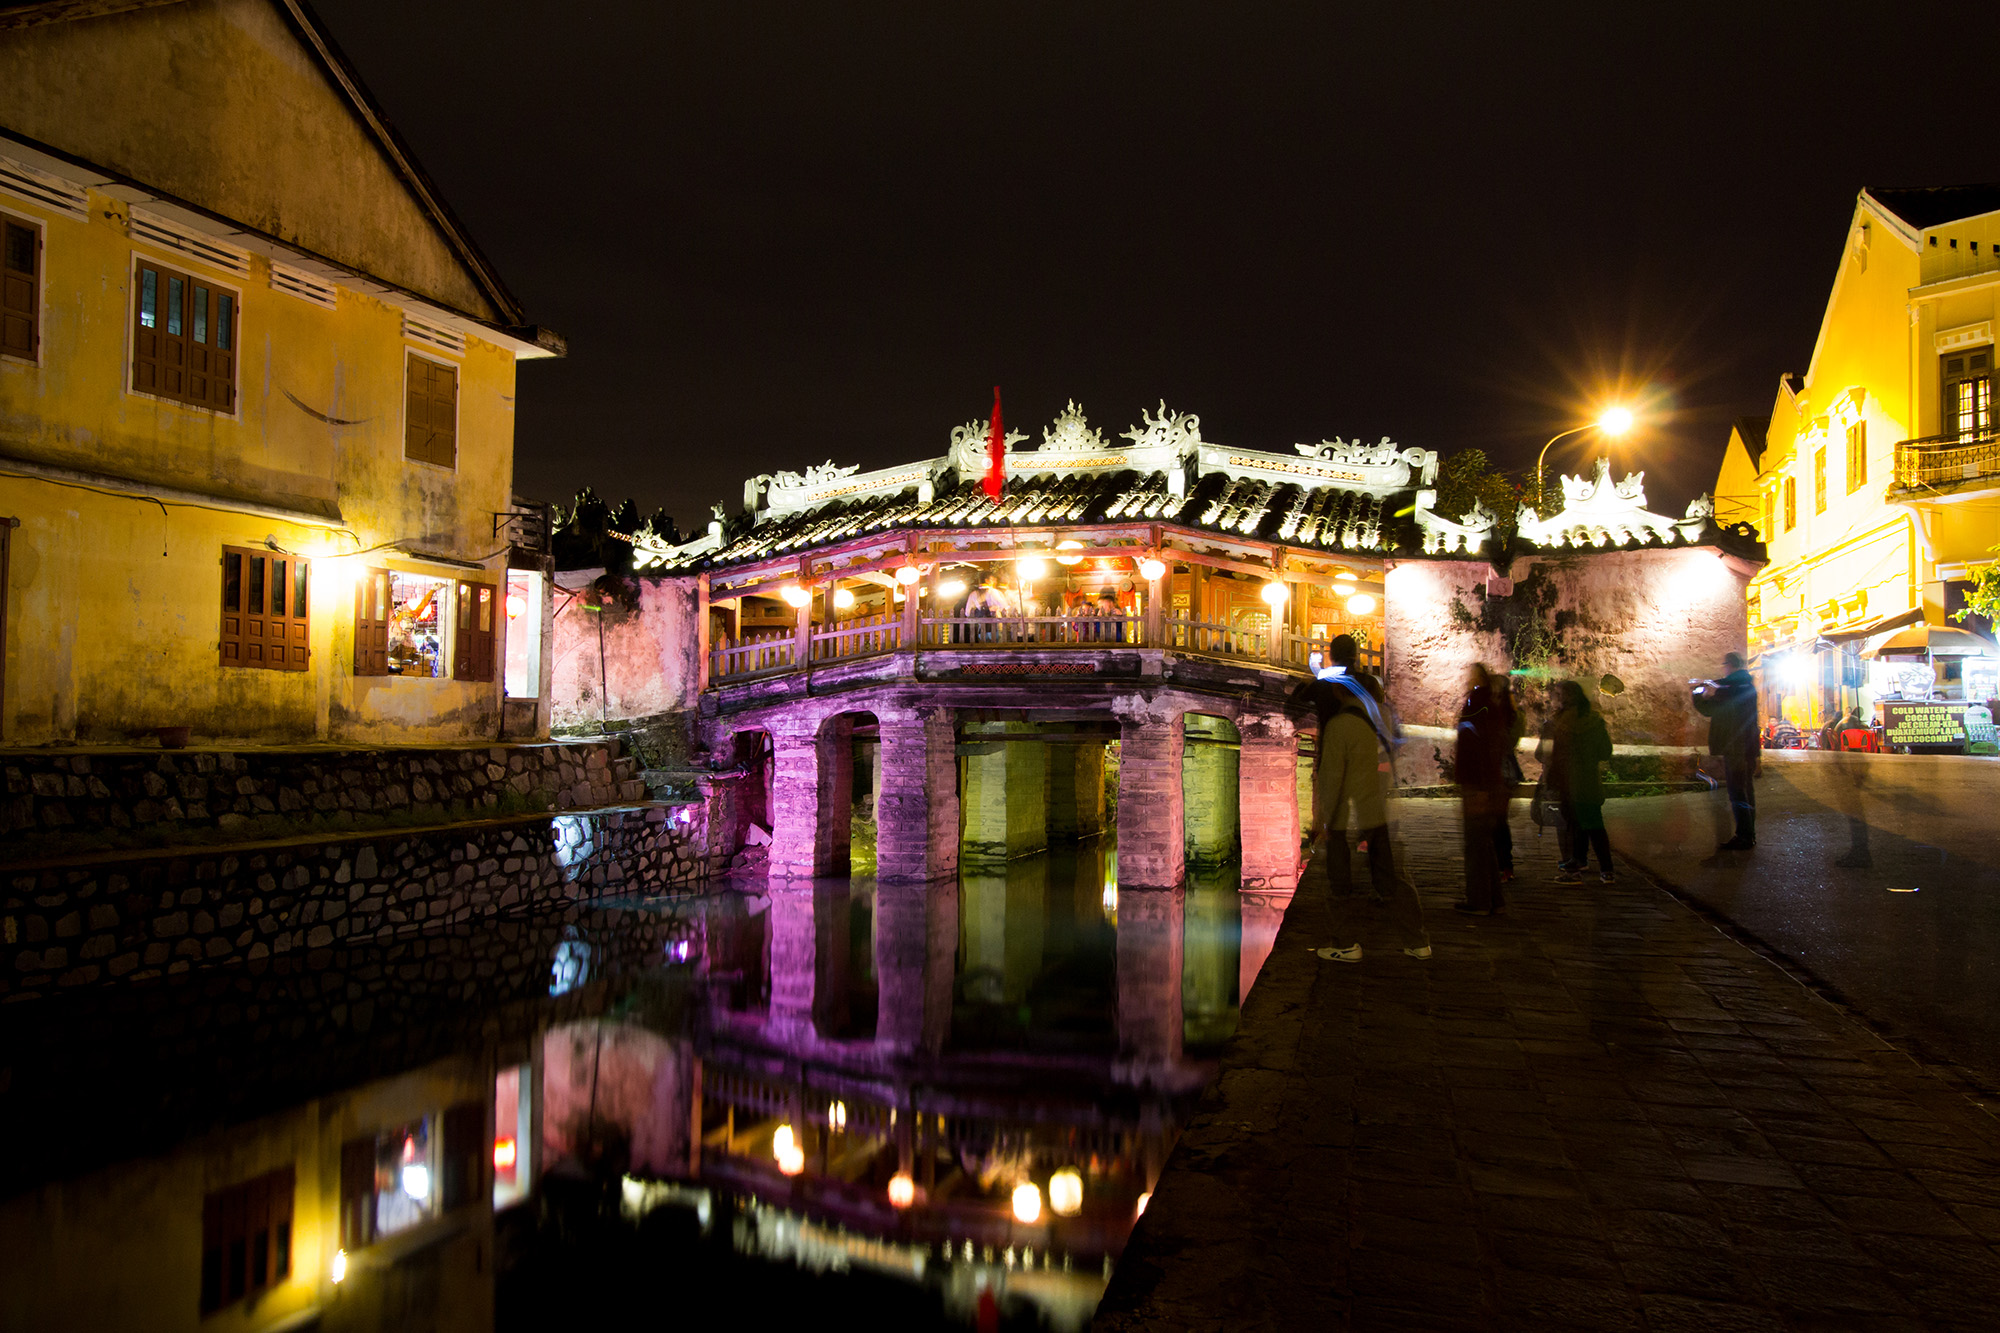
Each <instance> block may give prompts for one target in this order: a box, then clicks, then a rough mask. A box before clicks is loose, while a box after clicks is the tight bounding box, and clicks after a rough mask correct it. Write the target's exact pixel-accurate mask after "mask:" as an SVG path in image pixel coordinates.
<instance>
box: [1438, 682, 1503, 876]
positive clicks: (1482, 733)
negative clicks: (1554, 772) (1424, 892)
mask: <svg viewBox="0 0 2000 1333" xmlns="http://www.w3.org/2000/svg"><path fill="white" fill-rule="evenodd" d="M1466 684H1467V689H1466V695H1465V703H1464V705H1463V707H1461V708H1460V709H1459V713H1458V743H1457V748H1456V751H1455V752H1454V757H1453V763H1452V771H1453V775H1454V776H1455V777H1456V778H1457V780H1458V798H1459V812H1460V815H1461V827H1462V831H1463V833H1464V844H1465V897H1464V898H1463V899H1462V900H1461V901H1459V902H1457V903H1455V904H1453V906H1455V907H1456V908H1457V909H1458V910H1459V911H1461V912H1465V913H1468V914H1470V915H1473V916H1492V915H1493V914H1494V913H1495V912H1499V911H1501V910H1503V909H1504V908H1505V907H1506V902H1505V899H1504V897H1503V895H1502V893H1501V889H1500V863H1499V858H1498V856H1497V855H1496V853H1497V850H1498V848H1497V841H1498V840H1497V836H1496V828H1497V826H1498V825H1499V824H1501V823H1504V822H1505V821H1506V818H1507V792H1508V787H1509V783H1508V780H1507V763H1506V755H1507V748H1508V747H1509V746H1510V745H1512V744H1513V739H1514V717H1513V711H1514V710H1513V709H1512V708H1511V707H1509V706H1508V705H1507V704H1505V703H1503V702H1502V701H1501V700H1500V698H1499V697H1498V696H1497V695H1496V694H1495V692H1494V689H1493V683H1492V677H1491V675H1490V674H1489V673H1488V672H1487V670H1486V668H1485V667H1484V666H1483V665H1481V664H1480V663H1477V662H1475V663H1473V664H1472V671H1471V673H1470V677H1469V679H1468V680H1467V682H1466Z"/></svg>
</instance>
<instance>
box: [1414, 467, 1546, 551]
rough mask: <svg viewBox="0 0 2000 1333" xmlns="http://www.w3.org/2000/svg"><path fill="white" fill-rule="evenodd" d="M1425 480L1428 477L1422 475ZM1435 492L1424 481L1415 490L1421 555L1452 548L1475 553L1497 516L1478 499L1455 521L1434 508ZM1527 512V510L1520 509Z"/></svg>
mask: <svg viewBox="0 0 2000 1333" xmlns="http://www.w3.org/2000/svg"><path fill="white" fill-rule="evenodd" d="M1425 480H1426V481H1429V480H1431V478H1430V477H1429V476H1428V474H1427V475H1426V478H1425ZM1437 500H1438V493H1437V491H1436V490H1434V489H1432V488H1431V487H1430V486H1428V485H1426V486H1425V487H1424V489H1423V490H1420V491H1418V492H1417V530H1418V531H1420V532H1422V533H1423V534H1424V554H1425V555H1449V554H1451V553H1452V552H1453V551H1463V552H1465V553H1466V554H1467V555H1478V554H1480V553H1481V552H1482V551H1484V550H1485V549H1486V543H1487V542H1488V541H1489V540H1491V539H1492V537H1493V528H1494V525H1495V524H1497V523H1498V522H1499V521H1500V520H1499V519H1498V518H1497V517H1495V516H1494V514H1493V513H1492V511H1490V510H1489V509H1487V507H1486V506H1485V505H1483V504H1481V503H1480V502H1479V501H1478V500H1476V499H1475V500H1474V501H1473V502H1472V508H1471V509H1470V510H1469V511H1467V513H1466V515H1465V517H1464V518H1462V519H1458V520H1456V521H1454V520H1452V519H1449V518H1446V517H1444V516H1443V515H1442V514H1439V513H1438V512H1437ZM1522 512H1523V513H1524V514H1525V513H1530V512H1532V511H1530V510H1525V509H1524V510H1523V511H1522Z"/></svg>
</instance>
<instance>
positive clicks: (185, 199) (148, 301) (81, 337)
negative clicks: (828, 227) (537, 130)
mask: <svg viewBox="0 0 2000 1333" xmlns="http://www.w3.org/2000/svg"><path fill="white" fill-rule="evenodd" d="M0 296H3V297H4V303H0V574H4V578H0V635H4V649H5V656H4V674H3V675H0V738H4V740H5V741H6V742H7V743H10V744H34V743H46V742H51V741H70V740H76V741H92V742H113V743H115V742H122V741H127V740H130V739H134V738H136V737H138V736H140V735H144V734H148V733H151V732H153V731H154V730H155V729H159V728H178V727H185V728H188V729H189V730H190V731H191V732H192V734H193V735H194V736H195V737H197V738H200V739H204V740H256V741H301V740H314V739H319V740H331V741H341V742H350V743H362V744H366V743H375V742H383V741H453V740H468V739H475V738H480V737H494V736H498V735H501V734H503V732H505V733H506V734H510V735H515V736H520V735H532V734H535V733H536V732H538V731H544V730H545V729H546V725H547V715H546V708H544V707H540V706H538V705H537V704H536V703H535V702H534V701H537V700H541V699H545V698H546V693H547V691H546V686H545V684H544V681H545V678H546V671H545V668H544V664H543V662H542V661H541V658H542V654H541V652H540V644H541V641H542V636H543V635H544V634H545V632H546V606H547V594H546V584H545V582H544V575H543V571H544V566H543V565H542V563H541V561H540V559H539V556H536V555H529V554H527V552H528V551H530V550H532V549H533V548H535V547H537V546H538V545H542V544H544V543H545V529H546V524H545V520H544V521H543V522H541V523H540V524H539V526H540V527H541V528H542V533H541V534H539V535H538V536H524V535H523V534H524V531H525V530H529V529H533V528H535V527H536V526H538V525H537V522H536V520H537V518H538V517H540V516H538V515H536V514H534V513H532V512H528V513H524V512H522V510H521V507H520V506H517V505H516V503H515V501H514V498H513V496H512V493H511V487H512V479H513V472H514V466H513V465H514V401H515V363H516V362H517V361H518V360H521V359H523V358H534V357H546V356H558V355H561V354H562V351H563V343H562V340H561V339H560V338H559V337H558V336H556V335H555V334H553V333H550V332H549V331H547V330H545V329H540V328H537V327H534V326H532V325H529V324H528V322H527V320H526V318H525V316H524V314H523V312H522V310H521V308H520V306H519V304H518V302H516V300H515V299H514V297H513V296H512V295H510V294H509V293H508V291H507V289H506V287H505V286H504V285H503V284H502V283H501V281H500V279H499V277H498V276H497V275H496V274H495V273H494V271H493V269H492V266H491V265H490V264H489V263H488V262H487V261H486V259H485V258H484V257H483V256H482V255H481V254H480V252H479V250H478V249H477V248H476V247H475V246H474V244H473V243H472V241H471V239H470V238H469V237H468V236H467V234H466V232H465V229H464V228H463V227H462V226H461V225H460V224H459V222H458V221H457V220H456V219H455V218H454V217H453V216H452V214H451V212H450V210H449V209H448V208H447V207H446V206H445V204H444V202H443V201H442V200H441V199H440V198H439V196H438V194H437V191H436V189H435V187H434V186H433V185H432V184H431V183H430V181H429V180H428V178H426V177H425V175H424V174H423V172H422V170H421V169H420V168H419V167H418V166H417V165H416V163H415V162H414V161H413V160H412V158H411V156H410V154H409V151H408V150H407V149H406V148H405V147H404V146H403V145H402V143H401V141H400V140H398V139H397V137H396V135H395V134H394V132H393V131H392V130H391V129H390V128H389V126H388V125H387V123H386V122H385V121H384V120H383V118H382V115H381V112H380V111H379V109H378V108H377V107H376V106H375V105H374V103H373V101H372V100H371V99H370V98H369V96H368V93H367V91H366V90H365V89H364V88H363V87H362V85H361V83H360V81H359V79H358V78H357V77H356V75H355V73H354V71H353V69H352V68H350V67H349V66H348V65H347V63H346V62H345V60H344V58H343V57H342V56H341V55H340V53H339V52H338V50H337V49H336V48H335V47H334V45H333V43H332V42H331V40H330V39H329V38H328V36H327V35H326V33H325V32H324V31H323V30H322V29H321V28H320V27H319V26H318V24H317V23H316V21H315V20H314V19H313V17H312V16H311V14H310V13H309V12H308V11H307V10H306V9H305V8H304V7H303V6H301V5H297V4H293V3H289V2H288V0H188V2H187V3H181V4H170V5H160V4H139V5H134V4H132V3H129V0H124V2H118V0H102V2H101V3H91V0H84V2H83V3H69V2H67V0H65V2H64V3H53V2H52V3H48V4H42V5H32V4H31V5H17V6H9V7H8V9H7V12H6V14H5V15H4V16H0ZM515 566H520V567H519V568H515ZM503 696H504V697H505V698H508V699H511V700H514V701H515V702H513V703H511V704H505V705H503ZM521 701H527V702H521ZM503 715H504V716H503ZM503 723H504V725H503Z"/></svg>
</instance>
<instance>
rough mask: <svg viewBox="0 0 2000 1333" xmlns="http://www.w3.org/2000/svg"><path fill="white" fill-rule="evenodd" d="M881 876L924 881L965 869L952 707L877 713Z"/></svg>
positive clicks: (877, 824)
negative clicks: (960, 840)
mask: <svg viewBox="0 0 2000 1333" xmlns="http://www.w3.org/2000/svg"><path fill="white" fill-rule="evenodd" d="M877 717H878V720H879V729H880V732H881V737H882V740H881V745H880V746H879V747H878V750H877V763H878V764H879V768H878V771H877V774H876V779H875V874H876V878H877V880H878V881H879V882H881V883H884V884H894V883H922V882H926V881H929V880H935V879H945V878H948V877H950V876H951V875H952V874H954V873H956V872H957V870H958V810H959V796H958V760H957V758H956V757H955V754H954V747H955V746H956V743H957V738H956V736H955V734H954V732H953V727H952V718H951V713H950V712H949V711H948V710H946V709H941V708H932V709H920V710H917V711H915V712H911V713H907V714H902V713H888V712H884V713H880V714H877Z"/></svg>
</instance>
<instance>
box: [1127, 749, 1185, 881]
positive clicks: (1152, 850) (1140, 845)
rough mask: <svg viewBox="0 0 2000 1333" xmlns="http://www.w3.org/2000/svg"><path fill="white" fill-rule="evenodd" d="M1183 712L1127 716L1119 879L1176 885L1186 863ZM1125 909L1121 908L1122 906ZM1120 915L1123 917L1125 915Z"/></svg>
mask: <svg viewBox="0 0 2000 1333" xmlns="http://www.w3.org/2000/svg"><path fill="white" fill-rule="evenodd" d="M1184 749H1185V746H1184V744H1183V742H1182V739H1181V715H1180V714H1179V713H1166V714H1163V715H1157V716H1148V715H1143V714H1142V715H1138V716H1133V717H1128V718H1126V719H1125V720H1124V722H1123V725H1122V726H1121V728H1120V731H1119V741H1118V883H1119V886H1120V889H1121V891H1122V889H1123V887H1124V886H1125V885H1128V884H1129V885H1132V886H1134V887H1144V888H1175V887H1178V886H1179V884H1180V882H1181V876H1182V875H1183V873H1184V872H1185V870H1186V868H1187V860H1186V856H1187V848H1186V845H1185V840H1186V836H1187V829H1186V824H1185V821H1184V819H1183V815H1182V805H1181V755H1182V752H1183V750H1184ZM1121 912H1122V908H1121ZM1121 919H1122V918H1121Z"/></svg>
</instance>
